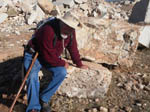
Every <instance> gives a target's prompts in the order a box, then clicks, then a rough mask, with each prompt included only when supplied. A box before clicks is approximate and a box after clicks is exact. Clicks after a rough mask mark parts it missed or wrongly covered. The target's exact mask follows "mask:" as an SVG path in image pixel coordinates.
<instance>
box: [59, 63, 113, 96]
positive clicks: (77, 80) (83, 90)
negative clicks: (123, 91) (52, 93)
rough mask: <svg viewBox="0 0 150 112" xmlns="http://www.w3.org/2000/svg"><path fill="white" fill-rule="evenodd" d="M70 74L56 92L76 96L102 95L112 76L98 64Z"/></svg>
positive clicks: (105, 91)
mask: <svg viewBox="0 0 150 112" xmlns="http://www.w3.org/2000/svg"><path fill="white" fill-rule="evenodd" d="M91 66H92V64H91ZM96 66H97V67H96ZM68 75H69V74H68ZM70 75H71V76H69V77H68V78H66V79H65V80H64V82H63V83H62V85H61V88H60V89H59V90H58V93H59V94H66V95H67V96H69V97H78V98H87V97H98V96H101V97H103V96H104V95H105V94H106V93H107V90H108V87H109V84H110V82H111V77H112V73H111V72H110V71H108V70H107V69H106V68H104V67H102V66H100V65H95V68H94V69H93V68H91V69H89V70H82V69H77V70H76V71H74V72H73V73H72V74H70Z"/></svg>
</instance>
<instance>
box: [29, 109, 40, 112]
mask: <svg viewBox="0 0 150 112" xmlns="http://www.w3.org/2000/svg"><path fill="white" fill-rule="evenodd" d="M29 112H40V111H39V110H36V109H32V110H30V111H29Z"/></svg>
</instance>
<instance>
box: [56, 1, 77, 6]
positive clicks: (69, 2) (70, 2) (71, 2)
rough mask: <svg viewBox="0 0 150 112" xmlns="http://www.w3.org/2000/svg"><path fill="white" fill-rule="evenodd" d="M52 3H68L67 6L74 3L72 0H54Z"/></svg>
mask: <svg viewBox="0 0 150 112" xmlns="http://www.w3.org/2000/svg"><path fill="white" fill-rule="evenodd" d="M53 3H54V4H64V5H68V6H69V7H73V6H74V4H75V3H74V1H73V0H56V1H55V2H53Z"/></svg>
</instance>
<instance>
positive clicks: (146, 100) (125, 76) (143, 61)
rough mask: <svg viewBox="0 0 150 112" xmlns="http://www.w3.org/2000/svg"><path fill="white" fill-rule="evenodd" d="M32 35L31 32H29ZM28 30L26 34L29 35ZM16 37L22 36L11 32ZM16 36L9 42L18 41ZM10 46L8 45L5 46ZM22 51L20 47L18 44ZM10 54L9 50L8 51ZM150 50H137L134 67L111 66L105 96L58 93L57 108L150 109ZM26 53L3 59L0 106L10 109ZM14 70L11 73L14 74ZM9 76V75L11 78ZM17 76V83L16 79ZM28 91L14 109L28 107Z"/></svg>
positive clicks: (66, 111) (90, 111)
mask: <svg viewBox="0 0 150 112" xmlns="http://www.w3.org/2000/svg"><path fill="white" fill-rule="evenodd" d="M28 35H29V34H28ZM28 35H27V34H26V35H25V36H27V37H28ZM11 37H12V38H13V39H14V40H17V39H18V36H14V35H11ZM5 38H8V37H5ZM13 39H9V40H7V42H10V43H14V41H13ZM2 50H3V51H5V50H7V49H6V48H3V49H2ZM15 50H16V51H18V47H16V48H15ZM7 53H8V54H9V52H7ZM10 58H11V57H10ZM149 59H150V50H149V49H142V50H141V49H140V50H137V52H136V55H135V57H134V60H135V61H134V64H133V66H132V67H131V68H126V67H117V68H115V69H112V67H109V66H106V67H108V68H109V69H110V70H111V71H112V73H113V75H112V81H111V85H110V87H109V91H108V93H107V94H106V96H105V97H104V98H100V97H97V98H92V99H91V98H86V99H83V98H82V99H79V98H68V97H66V96H65V95H64V96H63V95H59V94H57V93H56V94H55V95H54V96H53V98H52V101H51V107H52V110H53V111H54V112H149V111H150V95H149V94H150V69H149V67H150V64H149V61H148V60H149ZM21 61H22V57H17V58H13V59H6V60H5V61H3V62H2V63H0V68H1V71H0V79H1V81H0V94H1V95H0V97H1V98H0V110H1V111H2V112H7V111H8V108H9V107H10V105H11V103H12V101H13V99H14V97H15V94H16V92H17V90H18V88H19V85H20V83H21V81H20V75H18V74H21V70H20V69H21ZM10 74H11V75H10ZM8 76H9V78H8ZM12 80H16V83H12ZM25 99H26V98H24V92H22V94H21V96H20V97H19V99H18V101H17V103H16V105H15V108H14V110H15V111H14V112H24V111H25V108H26V100H25Z"/></svg>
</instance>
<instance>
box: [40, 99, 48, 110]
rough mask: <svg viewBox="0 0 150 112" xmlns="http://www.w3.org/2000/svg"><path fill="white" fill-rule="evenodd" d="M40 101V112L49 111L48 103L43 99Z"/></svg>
mask: <svg viewBox="0 0 150 112" xmlns="http://www.w3.org/2000/svg"><path fill="white" fill-rule="evenodd" d="M40 103H41V106H42V108H41V112H51V109H50V105H49V103H45V102H43V101H40Z"/></svg>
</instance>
